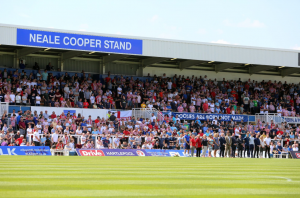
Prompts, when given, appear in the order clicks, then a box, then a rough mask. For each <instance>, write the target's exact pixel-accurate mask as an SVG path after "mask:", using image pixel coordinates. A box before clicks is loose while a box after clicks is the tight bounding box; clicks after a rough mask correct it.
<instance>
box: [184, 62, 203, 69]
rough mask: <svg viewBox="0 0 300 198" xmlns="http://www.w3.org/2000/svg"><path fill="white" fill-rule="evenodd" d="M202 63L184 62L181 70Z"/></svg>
mask: <svg viewBox="0 0 300 198" xmlns="http://www.w3.org/2000/svg"><path fill="white" fill-rule="evenodd" d="M200 63H203V61H198V60H188V61H183V62H180V63H179V69H180V70H183V69H185V68H188V67H191V66H194V65H198V64H200Z"/></svg>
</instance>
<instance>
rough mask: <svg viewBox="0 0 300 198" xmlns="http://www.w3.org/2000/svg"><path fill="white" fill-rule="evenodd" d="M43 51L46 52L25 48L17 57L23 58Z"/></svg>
mask: <svg viewBox="0 0 300 198" xmlns="http://www.w3.org/2000/svg"><path fill="white" fill-rule="evenodd" d="M42 50H44V49H43V48H23V49H20V50H17V57H23V56H26V55H28V54H32V53H35V52H39V51H42Z"/></svg>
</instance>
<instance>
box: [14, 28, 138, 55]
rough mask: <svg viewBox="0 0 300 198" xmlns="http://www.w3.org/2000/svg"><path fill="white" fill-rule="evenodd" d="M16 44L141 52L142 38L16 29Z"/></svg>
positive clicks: (98, 50) (126, 52)
mask: <svg viewBox="0 0 300 198" xmlns="http://www.w3.org/2000/svg"><path fill="white" fill-rule="evenodd" d="M17 44H18V45H27V46H37V47H45V48H62V49H72V50H84V51H95V52H112V53H124V54H143V40H138V39H126V38H115V37H104V36H91V35H84V34H70V33H60V32H49V31H38V30H27V29H17Z"/></svg>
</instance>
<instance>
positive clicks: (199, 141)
mask: <svg viewBox="0 0 300 198" xmlns="http://www.w3.org/2000/svg"><path fill="white" fill-rule="evenodd" d="M200 134H202V136H201V135H200ZM202 137H203V133H202V130H201V132H200V133H199V135H197V138H196V149H197V153H196V157H200V155H201V149H202Z"/></svg>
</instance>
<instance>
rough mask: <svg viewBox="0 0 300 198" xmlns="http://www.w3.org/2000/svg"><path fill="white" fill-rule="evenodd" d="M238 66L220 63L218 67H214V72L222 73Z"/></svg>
mask: <svg viewBox="0 0 300 198" xmlns="http://www.w3.org/2000/svg"><path fill="white" fill-rule="evenodd" d="M238 65H240V64H236V63H222V64H219V65H215V71H216V72H217V73H218V72H220V71H223V70H225V69H230V68H233V67H236V66H238Z"/></svg>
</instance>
